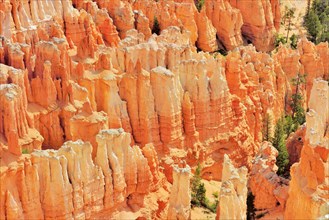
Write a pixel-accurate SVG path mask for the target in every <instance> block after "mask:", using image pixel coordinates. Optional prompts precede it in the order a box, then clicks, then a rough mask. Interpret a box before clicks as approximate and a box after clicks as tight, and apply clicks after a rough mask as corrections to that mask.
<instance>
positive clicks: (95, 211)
mask: <svg viewBox="0 0 329 220" xmlns="http://www.w3.org/2000/svg"><path fill="white" fill-rule="evenodd" d="M253 6H254V7H255V8H257V11H256V12H255V16H254V17H250V16H249V17H248V16H247V13H248V11H249V9H248V7H247V6H246V4H245V3H240V2H234V1H223V0H209V1H206V3H205V5H204V6H203V8H202V9H201V10H200V12H199V11H198V10H197V8H196V7H195V4H194V3H193V1H192V0H177V1H164V0H159V1H147V0H137V1H133V2H131V1H120V0H115V1H105V0H96V1H91V0H85V1H78V0H73V1H71V0H60V1H50V0H46V1H41V0H38V1H2V2H0V18H1V21H2V22H0V35H1V36H0V102H1V105H0V157H1V184H2V183H4V186H5V187H1V214H2V216H1V218H8V219H17V218H22V217H25V218H39V217H47V218H53V219H55V218H64V217H67V218H77V219H79V218H102V217H103V216H106V215H111V216H114V217H116V218H123V217H124V216H121V214H122V212H120V210H121V209H124V208H127V207H128V208H127V209H129V210H135V211H134V214H133V217H131V218H137V217H147V218H153V217H161V218H167V217H168V213H167V212H168V204H169V203H170V202H169V203H168V201H169V200H170V199H169V193H168V192H169V191H170V184H169V183H168V182H167V180H168V181H169V182H170V183H174V185H175V186H178V185H177V184H176V183H175V182H177V181H178V180H177V179H180V178H179V177H178V176H179V175H178V174H177V172H176V171H175V169H173V167H172V166H171V165H174V164H179V163H180V162H181V161H183V160H185V161H187V163H188V165H189V166H190V167H193V166H195V165H197V163H202V164H203V167H204V169H203V171H202V176H203V178H205V179H208V180H211V179H214V180H221V179H222V176H223V175H224V174H223V173H222V171H223V170H225V169H226V168H225V169H223V161H225V160H226V159H225V157H224V155H225V154H226V155H228V157H229V158H230V159H231V161H232V164H233V165H234V166H235V167H241V166H246V167H247V168H248V169H252V167H253V166H254V164H253V159H254V158H255V156H256V155H257V153H259V150H260V143H261V141H262V132H261V130H262V123H263V117H264V116H265V115H266V113H271V115H273V116H274V119H273V120H276V119H278V118H279V117H281V116H282V115H283V113H284V111H285V110H287V111H289V110H290V109H289V106H288V104H287V103H288V101H289V98H290V97H291V94H292V91H294V90H293V89H294V87H293V85H291V79H292V78H294V77H296V75H297V73H307V74H308V77H307V86H306V88H301V92H302V94H303V96H304V97H306V98H307V99H308V97H311V98H312V95H311V88H312V85H313V79H315V78H317V77H323V78H328V74H329V72H328V70H329V69H328V66H329V63H328V62H329V60H328V57H329V49H328V43H321V44H319V45H317V46H315V45H313V44H312V43H311V42H309V41H307V40H306V39H301V40H300V42H299V44H298V48H297V49H296V50H293V49H291V48H289V47H287V46H281V47H279V48H278V49H277V51H272V52H271V53H265V52H260V51H269V50H270V49H271V47H272V41H273V34H274V33H275V30H276V29H277V26H278V24H279V21H280V13H279V11H278V10H279V9H278V1H260V0H257V1H254V3H253ZM155 18H156V19H157V20H158V23H159V28H160V30H161V33H160V34H159V35H157V34H152V29H153V28H154V22H155ZM244 41H250V42H252V43H253V44H254V45H255V46H253V45H249V46H242V45H243V44H245V43H244ZM196 46H197V47H196ZM221 47H223V48H226V49H229V50H231V49H232V51H229V52H228V55H227V56H223V55H221V54H218V53H207V52H213V51H216V50H218V49H219V48H221ZM198 48H199V49H201V50H203V51H199V52H198ZM233 49H234V50H233ZM311 98H309V100H311ZM309 105H310V106H311V102H310V104H309ZM287 106H288V107H287ZM305 107H307V103H306V104H305ZM313 108H314V107H313ZM310 109H311V108H310ZM309 133H310V132H309ZM321 146H324V145H321ZM319 149H320V150H322V148H319ZM321 152H322V151H321ZM22 154H23V155H22ZM301 154H302V156H301V158H302V157H303V151H302V153H301ZM321 155H322V154H321ZM127 161H129V163H128V162H127ZM301 161H302V160H301ZM224 164H225V163H224ZM75 167H78V168H75ZM81 167H83V168H81ZM295 167H296V166H295ZM271 168H272V167H271ZM82 169H84V170H88V172H86V173H85V172H82V171H81V170H82ZM294 169H295V170H298V169H297V168H294ZM89 171H90V172H89ZM265 173H266V172H265ZM270 173H271V174H272V170H271V171H270ZM184 175H185V174H184ZM184 175H183V176H184ZM273 175H274V174H273ZM296 175H297V174H296ZM303 175H304V174H303ZM181 179H182V182H183V183H184V184H185V185H186V184H187V179H188V178H187V177H185V176H184V178H181ZM320 179H321V178H320ZM176 180H177V181H176ZM263 181H264V182H266V181H268V180H267V179H266V178H265V179H263ZM294 181H295V182H294ZM292 182H293V183H294V184H295V185H297V183H296V182H298V180H294V179H293V180H292ZM183 183H182V184H183ZM180 184H181V183H180ZM184 184H183V185H184ZM232 184H233V183H232ZM232 184H229V183H227V184H226V185H227V187H228V188H230V187H231V188H232V187H233V186H232ZM233 185H234V184H233ZM52 187H53V188H52ZM176 188H177V187H176ZM50 189H52V190H53V191H52V192H50V193H48V192H49V191H50ZM174 189H175V188H174ZM296 189H298V187H296ZM176 190H178V189H176ZM224 191H225V190H224V189H223V192H224ZM91 192H92V193H91ZM243 192H244V191H243ZM186 193H187V192H184V193H182V194H184V195H185V194H186ZM177 194H178V195H177V196H178V197H179V196H182V195H181V194H180V193H177ZM290 194H291V195H292V196H291V197H292V198H293V195H294V192H293V191H292V192H290ZM243 196H244V194H243ZM271 196H272V195H271ZM152 197H154V198H155V199H154V198H152ZM172 197H173V198H175V196H174V195H173V196H172ZM229 198H231V197H230V195H228V197H227V199H229ZM232 198H233V197H232ZM243 198H244V197H243ZM171 200H173V199H171ZM223 200H225V198H223ZM234 200H235V197H234ZM179 201H181V206H179V204H178V203H177V204H176V203H175V202H174V201H172V202H171V203H170V209H169V210H172V211H173V212H174V213H175V212H176V211H175V210H178V212H179V213H181V214H180V215H179V216H184V218H185V217H188V213H189V211H188V210H187V209H186V210H185V208H186V207H187V205H186V201H187V198H181V200H179ZM273 201H274V200H273ZM288 201H289V200H288ZM64 203H67V204H68V205H67V206H63V204H64ZM30 204H31V205H30ZM145 204H147V205H145ZM271 205H272V204H271ZM147 206H149V207H150V210H151V211H147V210H146V207H147ZM177 207H178V208H177ZM179 207H183V208H179ZM287 207H289V203H288V206H287ZM244 209H245V208H241V210H242V211H243V210H244ZM136 210H140V212H138V211H136ZM182 210H183V211H182ZM242 211H241V212H242ZM221 213H224V212H223V211H221ZM287 213H289V212H287ZM174 215H176V214H174ZM287 215H288V216H289V214H287ZM176 216H177V215H176ZM237 216H240V215H239V214H237Z"/></svg>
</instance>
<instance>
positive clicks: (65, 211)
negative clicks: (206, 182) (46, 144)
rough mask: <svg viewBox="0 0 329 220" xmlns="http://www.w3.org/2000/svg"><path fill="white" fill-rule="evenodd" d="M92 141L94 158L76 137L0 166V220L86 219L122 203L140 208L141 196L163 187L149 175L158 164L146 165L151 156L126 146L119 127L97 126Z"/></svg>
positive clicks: (126, 137)
mask: <svg viewBox="0 0 329 220" xmlns="http://www.w3.org/2000/svg"><path fill="white" fill-rule="evenodd" d="M96 139H97V143H98V151H97V155H96V158H95V160H94V161H93V160H92V145H91V144H90V143H89V142H83V141H81V140H77V141H68V142H65V143H64V145H63V146H62V147H61V148H59V150H42V151H41V150H37V151H34V152H33V153H32V154H31V155H28V156H25V157H24V158H22V159H21V160H18V161H17V164H12V165H11V166H9V167H7V168H6V169H2V170H1V206H0V208H1V209H0V210H1V219H6V218H7V219H23V218H26V219H42V218H45V219H59V218H63V219H64V218H65V219H90V218H91V217H95V215H96V216H97V215H98V216H99V217H101V215H99V214H100V213H101V212H103V213H104V212H105V211H106V210H115V209H116V208H118V207H120V206H124V205H127V206H140V207H144V206H146V205H145V204H144V197H145V195H146V194H149V193H151V191H152V190H153V191H158V190H159V189H160V188H162V187H163V183H160V184H159V181H160V180H159V176H157V175H155V176H153V175H152V173H151V170H152V171H153V173H155V174H156V173H158V172H159V170H158V167H154V166H152V167H150V166H149V164H152V163H153V161H154V160H155V159H156V157H157V155H156V154H153V155H150V154H148V156H147V157H145V156H144V155H143V152H142V150H141V149H140V148H139V147H137V146H133V147H131V146H130V141H131V140H130V135H129V133H126V132H124V131H123V130H122V129H109V130H102V131H101V132H100V133H99V134H97V137H96ZM154 169H157V170H154ZM162 178H163V174H162ZM176 182H177V181H176ZM179 182H180V181H178V184H179ZM156 184H157V187H158V188H154V186H155V185H156ZM156 211H157V210H150V212H149V213H148V216H144V217H148V218H150V217H152V216H153V217H154V216H155V215H156ZM141 216H143V215H141Z"/></svg>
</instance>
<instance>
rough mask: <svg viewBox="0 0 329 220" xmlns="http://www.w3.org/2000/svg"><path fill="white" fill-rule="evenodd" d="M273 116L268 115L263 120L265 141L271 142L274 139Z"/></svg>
mask: <svg viewBox="0 0 329 220" xmlns="http://www.w3.org/2000/svg"><path fill="white" fill-rule="evenodd" d="M272 120H273V118H272V116H271V115H270V114H269V113H266V115H265V117H264V119H263V132H262V133H263V141H271V139H272V137H271V135H272Z"/></svg>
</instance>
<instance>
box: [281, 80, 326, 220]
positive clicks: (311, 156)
mask: <svg viewBox="0 0 329 220" xmlns="http://www.w3.org/2000/svg"><path fill="white" fill-rule="evenodd" d="M328 93H329V86H328V82H327V81H324V80H320V79H315V80H314V82H313V87H312V90H311V94H310V101H309V111H308V112H307V114H306V123H307V126H306V134H305V144H304V146H303V148H302V151H301V156H300V161H299V162H298V163H295V164H294V165H293V166H292V167H291V171H290V173H291V181H290V187H289V193H288V196H289V197H288V200H287V204H286V209H285V213H284V217H285V218H286V219H299V218H307V219H316V218H326V217H325V216H327V215H328V214H329V212H328V208H329V207H328V187H329V185H328V181H329V176H328V167H329V160H328V155H329V154H328V152H329V148H328V146H329V135H328V124H329V118H328V117H329V114H328V113H329V107H328V106H329V98H328Z"/></svg>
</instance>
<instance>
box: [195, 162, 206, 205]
mask: <svg viewBox="0 0 329 220" xmlns="http://www.w3.org/2000/svg"><path fill="white" fill-rule="evenodd" d="M191 189H192V190H191V191H192V192H191V197H192V198H191V203H192V205H195V206H205V205H206V188H205V186H204V184H203V183H202V182H201V166H200V164H198V166H197V168H196V170H195V173H194V176H193V178H192V180H191Z"/></svg>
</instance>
